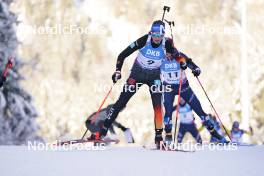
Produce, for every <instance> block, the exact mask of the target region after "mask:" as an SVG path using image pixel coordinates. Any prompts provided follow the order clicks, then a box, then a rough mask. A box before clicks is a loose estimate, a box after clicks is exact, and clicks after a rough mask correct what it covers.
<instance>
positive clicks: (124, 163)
mask: <svg viewBox="0 0 264 176" xmlns="http://www.w3.org/2000/svg"><path fill="white" fill-rule="evenodd" d="M0 158H1V160H0V161H1V163H0V170H1V174H0V175H1V176H75V175H77V176H82V175H87V176H89V175H91V176H97V175H98V176H140V175H142V176H149V175H150V176H153V175H160V176H167V175H168V176H172V175H174V176H176V175H178V176H192V175H193V176H200V175H201V176H205V175H210V176H211V175H212V176H222V175H226V176H229V175H236V176H248V175H250V176H259V175H263V172H264V170H263V163H264V146H254V147H248V146H240V147H239V148H238V150H236V151H210V150H209V149H208V148H207V149H206V150H202V151H196V152H195V153H182V152H165V151H155V150H146V149H143V148H141V147H108V148H107V149H106V150H104V151H86V150H81V151H78V150H72V151H51V150H49V151H32V150H28V148H27V146H0Z"/></svg>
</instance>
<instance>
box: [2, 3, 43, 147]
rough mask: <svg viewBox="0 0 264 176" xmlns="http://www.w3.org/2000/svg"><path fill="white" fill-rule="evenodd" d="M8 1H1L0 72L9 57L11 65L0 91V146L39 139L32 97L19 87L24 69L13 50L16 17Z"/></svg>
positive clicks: (15, 48) (14, 48) (15, 39)
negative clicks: (21, 70)
mask: <svg viewBox="0 0 264 176" xmlns="http://www.w3.org/2000/svg"><path fill="white" fill-rule="evenodd" d="M11 2H12V1H11V0H3V1H1V2H0V65H1V66H0V70H1V72H2V71H3V70H4V68H5V64H6V63H7V60H8V57H9V56H12V57H13V58H14V59H13V62H14V66H13V68H12V69H10V70H9V72H8V76H7V81H6V84H4V86H3V88H2V90H1V91H0V144H2V145H3V144H7V145H8V144H16V145H19V144H24V143H26V142H27V141H35V140H38V141H39V140H41V138H40V137H38V136H37V135H36V131H37V130H38V125H37V123H36V117H37V116H38V114H37V111H36V109H35V108H34V106H33V105H32V103H31V102H32V97H31V95H30V94H29V93H27V92H26V91H25V90H23V88H22V87H21V86H20V84H19V81H20V80H22V79H23V76H22V75H21V74H20V73H19V69H20V68H21V67H22V66H23V64H24V63H23V62H22V61H21V58H20V57H19V56H18V55H17V53H16V50H17V47H18V45H19V41H18V40H17V37H16V31H15V26H16V24H17V23H18V21H17V17H16V15H15V14H14V13H12V12H11V11H10V10H9V5H10V3H11Z"/></svg>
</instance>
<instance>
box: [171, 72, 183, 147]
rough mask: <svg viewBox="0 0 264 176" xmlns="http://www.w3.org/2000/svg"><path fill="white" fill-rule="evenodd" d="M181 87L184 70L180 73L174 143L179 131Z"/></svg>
mask: <svg viewBox="0 0 264 176" xmlns="http://www.w3.org/2000/svg"><path fill="white" fill-rule="evenodd" d="M181 88H182V70H181V74H180V86H179V92H178V104H177V107H176V121H175V126H174V136H173V144H175V141H176V132H177V125H178V115H179V104H180V100H181ZM177 145H178V142H177V141H176V146H177Z"/></svg>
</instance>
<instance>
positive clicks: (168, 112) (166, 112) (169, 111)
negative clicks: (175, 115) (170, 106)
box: [165, 110, 173, 117]
mask: <svg viewBox="0 0 264 176" xmlns="http://www.w3.org/2000/svg"><path fill="white" fill-rule="evenodd" d="M172 112H173V110H165V117H171V116H172Z"/></svg>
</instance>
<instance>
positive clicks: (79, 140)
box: [57, 139, 119, 145]
mask: <svg viewBox="0 0 264 176" xmlns="http://www.w3.org/2000/svg"><path fill="white" fill-rule="evenodd" d="M80 143H114V144H118V143H119V140H118V139H75V140H68V141H59V142H57V145H71V144H80Z"/></svg>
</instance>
